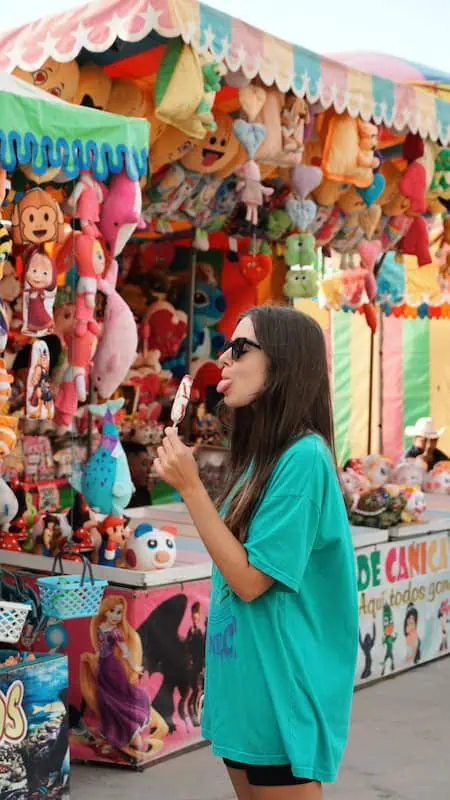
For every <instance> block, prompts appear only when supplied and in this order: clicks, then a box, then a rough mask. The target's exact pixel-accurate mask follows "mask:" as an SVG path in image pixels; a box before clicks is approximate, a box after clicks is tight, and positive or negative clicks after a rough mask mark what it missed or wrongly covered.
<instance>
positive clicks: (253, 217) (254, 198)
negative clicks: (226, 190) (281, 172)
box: [236, 160, 274, 226]
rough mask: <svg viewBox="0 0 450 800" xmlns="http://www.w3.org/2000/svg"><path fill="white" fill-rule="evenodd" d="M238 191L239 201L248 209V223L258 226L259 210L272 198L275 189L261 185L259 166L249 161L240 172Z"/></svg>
mask: <svg viewBox="0 0 450 800" xmlns="http://www.w3.org/2000/svg"><path fill="white" fill-rule="evenodd" d="M236 188H237V191H238V192H239V193H240V195H239V199H240V201H241V203H244V205H245V206H246V208H247V214H246V217H245V219H246V221H247V222H250V224H251V225H254V226H256V225H257V224H258V209H259V207H260V206H262V205H263V203H264V200H265V199H266V198H267V197H271V196H272V195H273V193H274V189H271V188H269V187H268V186H263V184H262V183H261V172H260V169H259V167H258V164H257V163H256V162H255V161H253V160H250V161H247V162H246V163H245V164H243V166H242V167H240V169H239V171H238V182H237V187H236Z"/></svg>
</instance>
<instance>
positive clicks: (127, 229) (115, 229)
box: [99, 170, 146, 258]
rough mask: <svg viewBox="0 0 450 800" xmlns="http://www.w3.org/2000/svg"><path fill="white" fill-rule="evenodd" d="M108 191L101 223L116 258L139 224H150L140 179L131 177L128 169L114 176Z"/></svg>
mask: <svg viewBox="0 0 450 800" xmlns="http://www.w3.org/2000/svg"><path fill="white" fill-rule="evenodd" d="M104 194H105V195H106V196H105V199H104V202H103V205H102V207H101V212H100V226H99V227H100V231H101V233H102V236H103V238H104V239H105V242H106V244H107V245H108V247H109V251H110V253H111V256H112V258H116V257H117V256H118V255H120V253H121V252H122V250H123V248H124V247H125V245H126V243H127V242H128V239H130V237H131V236H132V235H133V233H134V231H135V230H136V228H139V229H142V230H143V229H144V228H145V227H146V225H145V221H144V220H143V219H142V192H141V187H140V186H139V183H138V182H137V181H133V180H131V178H129V177H128V175H127V173H126V171H125V170H124V171H123V172H119V174H118V175H114V176H113V178H112V180H111V184H110V186H109V189H108V190H106V189H105V190H104Z"/></svg>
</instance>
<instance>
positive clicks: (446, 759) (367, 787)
mask: <svg viewBox="0 0 450 800" xmlns="http://www.w3.org/2000/svg"><path fill="white" fill-rule="evenodd" d="M449 719H450V659H443V660H441V661H439V662H436V663H435V664H430V665H428V666H424V667H421V668H419V669H416V670H413V671H412V672H409V673H407V674H405V675H402V676H398V677H396V678H394V679H392V680H388V681H384V682H383V683H379V684H378V685H376V686H373V687H370V688H367V689H364V690H362V691H359V692H357V694H356V697H355V704H354V712H353V725H352V733H351V739H350V744H349V747H348V750H347V755H346V759H345V763H344V766H343V769H342V772H341V777H340V780H339V782H338V783H337V785H336V786H335V787H333V788H330V789H328V790H327V791H326V793H325V798H326V800H424V798H432V800H448V798H449V797H450V788H449V785H450V756H449V738H448V721H449ZM88 797H90V798H94V800H119V799H120V800H123V798H124V797H127V800H141V799H142V800H144V798H145V800H232V798H233V797H234V795H233V793H232V791H231V789H230V785H229V783H228V780H227V778H226V776H225V773H224V770H223V768H222V766H221V764H220V762H218V761H217V760H216V759H214V758H212V757H211V756H210V754H209V751H208V750H207V749H205V748H203V749H201V750H197V751H196V752H194V753H190V754H188V755H185V756H181V757H178V758H175V759H172V760H170V761H167V762H165V763H163V764H160V765H159V766H155V767H152V768H150V769H148V770H147V771H146V772H144V773H143V774H134V773H130V772H123V771H121V770H120V771H119V770H116V769H98V768H96V767H92V766H91V767H74V769H73V780H72V800H86V798H88Z"/></svg>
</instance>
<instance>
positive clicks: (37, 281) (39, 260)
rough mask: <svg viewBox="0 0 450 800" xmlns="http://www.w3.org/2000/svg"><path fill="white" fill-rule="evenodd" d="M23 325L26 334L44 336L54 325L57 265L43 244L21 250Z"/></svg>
mask: <svg viewBox="0 0 450 800" xmlns="http://www.w3.org/2000/svg"><path fill="white" fill-rule="evenodd" d="M23 262H24V296H23V326H22V333H23V334H25V336H47V335H48V334H49V333H52V331H53V329H54V325H55V323H54V319H53V306H54V303H55V298H56V265H55V262H54V261H53V259H52V258H50V256H49V255H47V253H46V252H45V250H44V249H43V248H42V247H30V248H29V249H28V250H27V251H26V252H25V254H24V257H23Z"/></svg>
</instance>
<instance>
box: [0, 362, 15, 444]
mask: <svg viewBox="0 0 450 800" xmlns="http://www.w3.org/2000/svg"><path fill="white" fill-rule="evenodd" d="M12 383H13V378H12V376H11V375H10V374H9V373H8V372H7V370H6V363H5V360H4V359H3V358H0V415H1V416H0V459H1V458H3V457H5V456H7V455H9V454H10V453H11V452H12V451H13V450H14V448H15V446H16V442H17V427H18V422H19V420H18V419H17V418H16V417H10V416H6V414H5V412H6V411H7V409H8V406H9V401H10V398H11V384H12Z"/></svg>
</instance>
